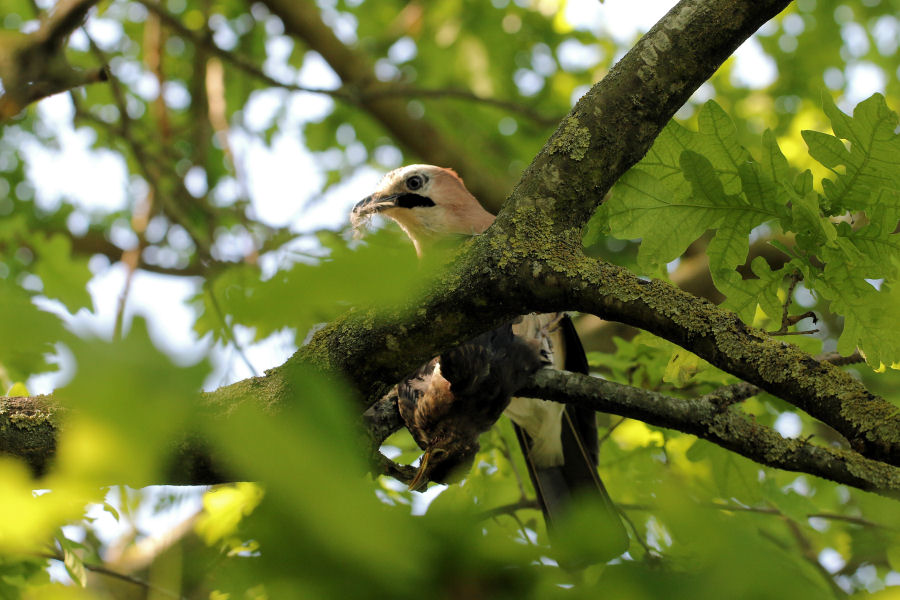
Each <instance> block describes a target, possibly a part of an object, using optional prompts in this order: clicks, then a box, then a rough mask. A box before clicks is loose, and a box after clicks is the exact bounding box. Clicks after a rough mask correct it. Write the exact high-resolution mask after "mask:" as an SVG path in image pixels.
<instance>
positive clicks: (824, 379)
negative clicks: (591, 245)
mask: <svg viewBox="0 0 900 600" xmlns="http://www.w3.org/2000/svg"><path fill="white" fill-rule="evenodd" d="M550 277H551V279H552V281H550V282H546V281H545V285H550V284H552V286H553V288H554V289H556V290H559V292H560V293H559V297H558V298H557V301H567V302H568V303H569V306H570V307H571V308H573V309H576V310H580V311H583V312H589V313H591V314H594V315H597V316H599V317H602V318H605V319H611V320H614V321H621V322H624V323H628V324H630V325H634V326H636V327H640V328H642V329H644V330H647V331H649V332H651V333H653V334H655V335H658V336H660V337H663V338H665V339H667V340H669V341H672V342H674V343H676V344H678V345H680V346H682V347H683V348H687V349H688V350H690V351H691V352H694V353H695V354H697V355H698V356H700V357H701V358H703V359H705V360H707V361H709V362H710V363H712V364H714V365H716V366H717V367H719V368H720V369H722V370H724V371H727V372H729V373H731V374H733V375H735V376H737V377H740V378H741V379H743V380H744V381H747V382H749V383H752V384H754V385H757V386H759V387H760V388H762V389H764V390H766V391H767V392H769V393H770V394H773V395H775V396H778V397H779V398H782V399H784V400H787V401H788V402H790V403H791V404H793V405H794V406H796V407H797V408H800V409H801V410H803V411H805V412H806V413H808V414H809V415H811V416H813V417H815V418H817V419H819V420H821V421H822V422H824V423H826V424H827V425H829V426H831V427H832V428H834V429H835V430H836V431H838V432H839V433H841V434H842V435H843V436H844V437H846V438H847V440H848V441H849V442H850V444H851V446H852V447H853V448H854V449H855V450H857V451H859V452H860V453H862V454H864V455H865V456H868V457H870V458H875V459H879V460H885V461H887V462H890V463H892V464H894V465H895V466H896V465H900V441H898V440H900V415H898V414H897V409H896V407H894V406H893V405H892V404H890V403H888V402H886V401H884V400H883V399H881V398H878V397H876V396H875V395H873V394H872V393H870V392H869V391H868V390H866V388H865V387H864V386H863V385H862V383H860V382H859V381H858V380H856V379H854V378H853V377H851V376H850V375H849V374H848V373H845V372H844V371H841V370H840V369H839V368H837V367H836V366H834V365H831V364H829V363H826V362H821V361H818V360H816V359H815V358H813V357H812V356H810V355H808V354H806V353H805V352H803V351H802V350H800V349H799V348H797V347H796V346H793V345H790V344H786V343H784V342H782V341H780V340H777V339H775V338H772V337H771V336H769V335H767V334H766V333H764V332H762V331H760V330H758V329H755V328H752V327H749V326H747V325H745V324H744V323H743V322H742V321H741V320H740V319H738V318H737V316H736V315H735V314H734V313H731V312H729V311H726V310H722V309H720V308H718V307H716V306H715V305H714V304H712V303H711V302H708V301H706V300H702V299H700V298H697V297H696V296H693V295H691V294H688V293H687V292H683V291H681V290H679V289H677V288H675V287H673V286H671V285H668V284H666V283H664V282H662V281H657V280H654V281H645V280H642V279H640V278H638V277H636V276H635V275H633V274H631V273H630V272H628V271H627V270H625V269H622V268H620V267H616V266H614V265H610V264H607V263H604V262H602V261H593V260H591V259H584V261H583V262H582V266H581V268H580V269H579V270H578V274H577V275H575V276H574V277H573V278H572V279H568V280H567V279H566V275H565V274H553V275H551V276H550Z"/></svg>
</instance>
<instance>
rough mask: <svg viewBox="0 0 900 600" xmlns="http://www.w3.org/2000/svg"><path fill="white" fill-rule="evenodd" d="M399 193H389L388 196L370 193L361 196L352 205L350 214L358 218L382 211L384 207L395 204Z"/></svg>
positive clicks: (390, 206)
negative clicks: (363, 196) (361, 197)
mask: <svg viewBox="0 0 900 600" xmlns="http://www.w3.org/2000/svg"><path fill="white" fill-rule="evenodd" d="M398 196H399V194H391V195H390V196H376V195H374V194H373V195H371V196H367V197H365V198H363V199H362V200H360V201H359V202H357V203H356V206H354V207H353V211H352V216H353V218H354V219H359V218H362V217H366V216H368V215H372V214H375V213H378V212H381V211H383V210H384V209H386V208H392V207H395V206H397V198H398Z"/></svg>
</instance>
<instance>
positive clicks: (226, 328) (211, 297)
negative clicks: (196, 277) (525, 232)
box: [204, 285, 259, 377]
mask: <svg viewBox="0 0 900 600" xmlns="http://www.w3.org/2000/svg"><path fill="white" fill-rule="evenodd" d="M204 287H206V288H207V289H206V293H207V294H208V295H209V300H210V303H211V304H212V307H213V310H214V311H216V316H217V317H218V318H219V322H220V323H221V324H222V330H223V331H224V332H225V337H226V339H227V340H228V341H230V342H231V343H232V344H233V345H234V349H235V351H236V352H237V353H238V356H240V357H241V359H242V360H243V361H244V364H245V365H247V368H248V369H250V372H251V373H252V374H253V376H254V377H259V373H257V371H256V368H255V367H254V366H253V363H251V362H250V359H249V358H247V355H246V353H244V349H243V347H241V344H240V342H238V340H237V337H235V335H234V331H233V330H232V328H231V324H230V323H228V321H227V320H226V319H225V314H224V313H223V312H222V308H221V306H219V300H218V299H217V298H216V295H215V293H213V290H212V286H211V285H207V286H204Z"/></svg>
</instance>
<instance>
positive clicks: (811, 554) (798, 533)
mask: <svg viewBox="0 0 900 600" xmlns="http://www.w3.org/2000/svg"><path fill="white" fill-rule="evenodd" d="M784 522H785V524H786V525H787V528H788V530H789V531H790V532H791V535H793V536H794V540H795V541H796V542H797V546H799V548H800V555H801V556H802V557H803V559H804V560H806V562H808V563H809V564H810V565H811V566H812V567H813V568H814V569H815V570H816V571H818V573H819V574H820V575H821V576H822V578H823V579H824V580H825V581H826V583H828V586H829V587H830V588H831V593H832V594H834V597H835V598H844V597H846V596H848V595H849V594H847V592H846V591H844V590H843V589H842V588H841V587H840V586H839V585H838V584H837V582H836V581H835V580H834V577H832V575H831V573H829V572H828V570H827V569H826V568H825V567H824V566H823V565H822V563H820V562H819V557H818V555H817V554H816V551H815V549H814V548H813V545H812V542H810V541H809V539H808V538H807V537H806V536H805V535H804V534H803V531H802V530H801V529H800V526H799V525H797V523H796V522H795V521H794V520H793V519H789V518H787V517H785V518H784Z"/></svg>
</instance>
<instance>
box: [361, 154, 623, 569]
mask: <svg viewBox="0 0 900 600" xmlns="http://www.w3.org/2000/svg"><path fill="white" fill-rule="evenodd" d="M375 214H381V215H384V216H386V217H388V218H390V219H393V220H394V221H396V222H397V224H398V225H400V227H401V228H402V229H403V230H404V231H405V232H406V234H407V235H408V236H409V238H410V240H412V243H413V245H414V246H415V248H416V252H417V253H418V255H419V256H420V257H421V256H423V255H425V254H427V253H428V252H429V248H432V247H434V246H435V245H436V244H438V243H439V242H442V241H445V240H447V239H448V238H455V237H460V236H474V235H478V234H481V233H483V232H484V231H485V230H486V229H487V228H488V227H490V225H491V224H492V223H493V222H494V215H492V214H491V213H489V212H488V211H486V210H485V209H484V208H483V207H482V206H481V204H480V203H479V202H478V200H477V199H476V198H475V197H474V196H473V195H472V194H471V193H469V191H468V190H467V189H466V186H465V184H464V183H463V181H462V179H460V177H459V176H458V175H457V174H456V173H455V172H454V171H452V170H450V169H444V168H440V167H435V166H432V165H409V166H406V167H401V168H399V169H395V170H393V171H391V172H390V173H388V174H387V175H385V176H384V178H383V179H382V181H381V183H380V184H379V186H378V189H377V190H375V192H374V193H373V194H371V195H370V196H368V197H367V198H365V199H363V200H362V201H360V202H359V203H357V204H356V206H354V208H353V211H352V215H351V220H352V222H353V225H354V226H355V227H357V228H359V227H360V226H361V225H362V224H363V223H364V222H365V221H367V220H368V219H369V218H370V217H371V216H373V215H375ZM541 362H543V363H545V364H548V365H550V366H552V367H553V368H556V369H565V370H568V371H574V372H578V373H587V372H588V364H587V358H586V356H585V353H584V349H583V347H582V345H581V341H580V340H579V338H578V334H577V333H576V331H575V327H574V325H573V324H572V321H571V319H570V318H569V317H568V316H567V315H566V314H565V313H545V314H537V313H533V314H529V315H524V316H522V317H520V318H518V319H517V320H516V321H514V322H513V323H508V324H505V325H503V326H501V327H499V328H498V329H495V330H493V331H489V332H487V333H484V334H482V335H480V336H477V337H475V338H473V339H471V340H469V341H467V342H464V343H463V344H461V345H460V346H459V347H457V348H454V349H452V350H450V351H447V352H445V353H444V354H443V355H441V356H438V357H435V358H434V359H432V360H431V361H430V362H428V363H427V364H425V365H424V366H422V367H421V368H420V369H418V370H417V371H416V372H415V373H413V374H412V375H411V376H410V377H409V378H408V379H407V380H406V381H403V382H401V383H400V384H399V386H398V394H399V402H398V405H399V408H400V413H401V416H402V417H403V420H404V421H405V422H406V426H407V428H408V429H409V430H410V432H411V433H412V435H413V438H414V439H415V440H416V443H417V444H418V445H419V446H420V447H421V448H422V449H423V450H424V451H425V454H424V455H423V457H422V460H421V462H420V464H419V468H418V471H417V473H416V476H415V478H414V479H413V481H412V483H411V484H410V489H413V490H420V489H424V487H425V486H426V485H427V483H428V481H437V482H445V481H452V480H454V479H456V478H458V477H460V475H464V471H465V470H466V469H467V468H468V467H469V466H470V465H471V463H472V459H473V458H474V455H475V452H476V451H477V450H478V443H477V438H478V435H479V434H480V433H482V432H484V431H487V430H488V429H489V428H490V427H491V425H493V423H494V422H495V421H496V420H497V419H498V418H499V416H500V414H501V413H505V414H506V416H507V417H509V418H510V419H511V420H512V422H513V423H514V425H515V431H516V435H517V437H518V441H519V444H520V446H521V448H522V452H523V453H524V456H525V463H526V465H527V466H528V473H529V477H530V478H531V482H532V484H533V485H534V488H535V492H536V494H537V498H538V502H539V504H540V507H541V510H542V512H543V513H544V517H545V520H546V522H547V525H548V527H552V525H553V522H554V521H555V520H557V519H558V518H559V516H560V515H562V514H564V513H565V511H566V509H567V506H569V504H570V503H571V500H572V498H573V496H575V495H583V496H589V497H592V498H594V499H595V500H596V501H597V502H598V503H599V504H600V506H601V507H602V508H603V509H605V511H606V513H607V516H608V517H609V518H608V519H607V521H608V522H609V523H610V529H611V531H609V532H605V535H607V536H609V537H613V536H614V539H616V540H619V541H621V543H620V544H613V546H617V547H619V548H621V549H620V550H619V552H622V551H624V549H625V546H627V535H626V533H625V530H624V527H623V525H622V522H621V519H620V518H619V515H618V513H617V511H616V508H615V506H614V505H613V503H612V501H611V500H610V498H609V495H608V494H607V492H606V489H605V488H604V486H603V483H602V482H601V481H600V478H599V476H598V475H597V454H598V436H597V422H596V415H595V413H594V412H593V411H590V410H585V409H580V408H576V407H574V406H567V405H565V404H561V403H557V402H551V401H548V400H541V399H537V398H519V397H512V398H510V396H511V395H512V394H513V393H514V392H515V391H516V390H517V389H518V388H519V387H521V385H522V384H524V383H525V382H526V381H527V379H528V377H529V376H530V375H531V374H532V373H533V372H534V371H535V370H536V369H537V368H538V366H540V363H541Z"/></svg>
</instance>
